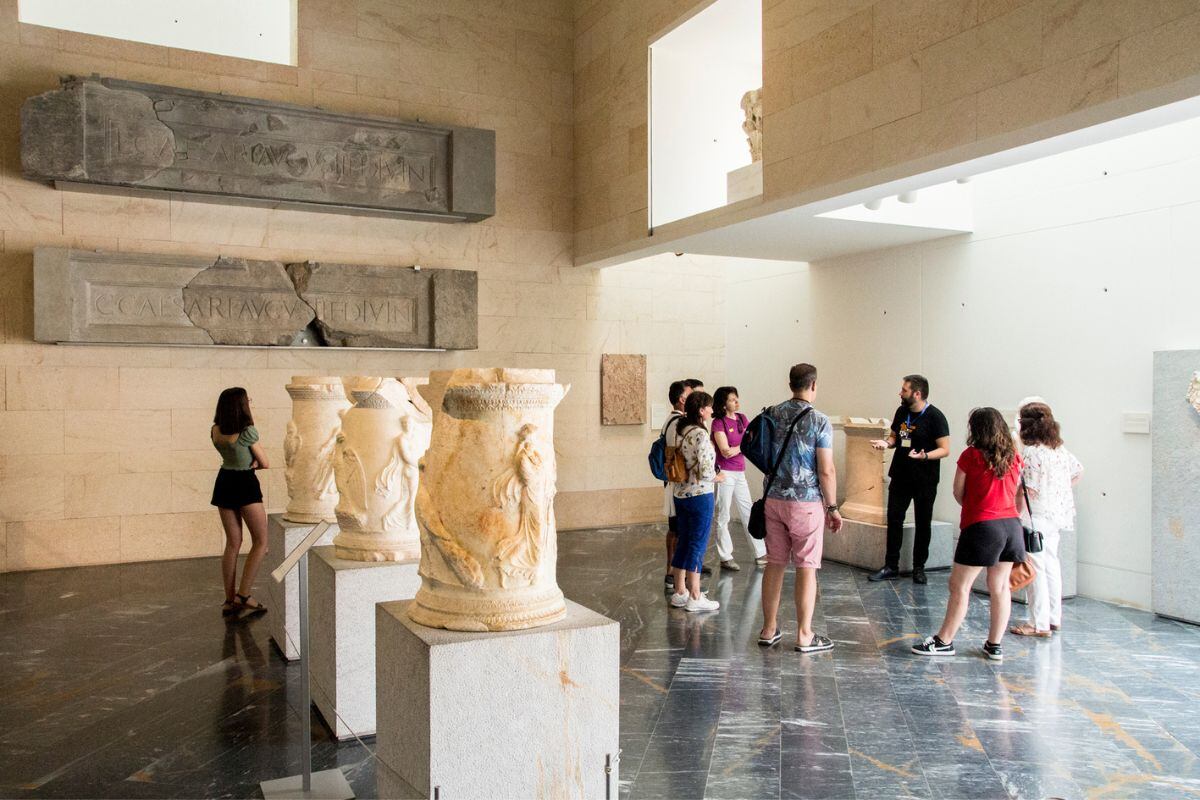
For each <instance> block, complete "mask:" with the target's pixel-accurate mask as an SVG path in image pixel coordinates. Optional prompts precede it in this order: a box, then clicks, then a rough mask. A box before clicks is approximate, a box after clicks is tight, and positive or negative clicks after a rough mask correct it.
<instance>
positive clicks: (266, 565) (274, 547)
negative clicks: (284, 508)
mask: <svg viewBox="0 0 1200 800" xmlns="http://www.w3.org/2000/svg"><path fill="white" fill-rule="evenodd" d="M316 526H317V524H316V523H314V522H291V521H289V520H286V519H284V518H283V515H282V514H269V515H267V555H266V556H265V557H264V558H263V563H262V567H261V568H260V569H259V571H258V574H259V575H262V576H266V577H265V578H264V579H263V580H264V581H265V583H266V586H267V599H266V600H265V601H264V602H265V604H266V606H267V609H268V613H267V614H266V623H267V627H268V629H269V631H270V634H271V639H272V640H273V641H274V642H275V646H276V647H278V648H279V653H280V654H281V655H282V656H283V657H284V659H285V660H287V661H295V660H296V659H297V658H299V657H300V651H299V648H300V580H299V579H298V578H297V577H296V570H294V569H293V570H292V571H291V572H289V573H288V574H287V577H286V578H284V579H283V583H282V584H279V583H275V581H273V580H271V578H270V575H271V573H272V572H274V571H275V568H276V567H278V566H279V565H280V564H281V563H283V559H284V558H286V557H287V554H288V553H290V552H292V549H293V548H295V546H296V545H298V544H300V542H301V541H302V540H303V539H304V537H305V536H308V534H309V533H311V532H312V529H313V528H315V527H316ZM337 533H338V526H337V525H330V526H329V530H328V531H327V532H326V533H325V535H324V536H322V537H321V541H320V542H318V544H331V543H332V542H333V537H335V536H337ZM260 585H261V584H260Z"/></svg>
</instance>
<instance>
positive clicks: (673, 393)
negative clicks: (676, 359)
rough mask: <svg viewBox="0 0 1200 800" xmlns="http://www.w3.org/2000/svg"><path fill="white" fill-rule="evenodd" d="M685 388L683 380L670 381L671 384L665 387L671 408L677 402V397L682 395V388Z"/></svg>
mask: <svg viewBox="0 0 1200 800" xmlns="http://www.w3.org/2000/svg"><path fill="white" fill-rule="evenodd" d="M686 388H687V387H686V386H684V385H683V381H671V385H670V387H669V388H668V389H667V400H669V401H670V403H671V408H674V407H675V406H676V404H677V403H679V398H681V397H683V390H684V389H686Z"/></svg>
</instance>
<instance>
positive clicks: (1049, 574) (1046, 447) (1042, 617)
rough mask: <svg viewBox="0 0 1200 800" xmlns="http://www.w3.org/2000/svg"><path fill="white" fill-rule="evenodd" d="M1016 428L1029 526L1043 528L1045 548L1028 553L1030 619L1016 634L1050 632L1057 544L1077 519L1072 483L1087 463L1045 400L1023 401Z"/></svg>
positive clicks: (1056, 603)
mask: <svg viewBox="0 0 1200 800" xmlns="http://www.w3.org/2000/svg"><path fill="white" fill-rule="evenodd" d="M1017 431H1018V433H1019V435H1020V437H1021V443H1022V444H1024V445H1025V449H1024V450H1023V451H1022V453H1021V456H1022V458H1023V459H1024V461H1025V469H1024V470H1023V472H1022V477H1023V478H1024V480H1025V487H1026V490H1027V492H1028V495H1029V508H1028V512H1029V518H1030V519H1029V521H1030V526H1031V527H1032V528H1033V529H1034V530H1036V531H1039V532H1040V533H1041V534H1042V552H1040V553H1029V554H1028V556H1029V558H1030V559H1031V560H1032V561H1033V566H1034V578H1033V583H1031V584H1029V588H1028V589H1027V590H1026V592H1027V595H1028V596H1027V598H1026V599H1027V600H1028V601H1029V602H1028V605H1027V607H1026V612H1027V614H1028V621H1027V622H1026V623H1025V624H1023V625H1017V626H1014V627H1013V628H1011V629H1010V630H1011V632H1012V633H1015V634H1016V635H1018V636H1038V637H1042V638H1046V637H1049V636H1050V635H1051V634H1052V633H1053V632H1054V631H1056V630H1059V628H1060V627H1061V626H1062V563H1061V562H1060V561H1059V557H1058V546H1059V541H1060V535H1061V531H1062V529H1063V528H1069V527H1071V526H1072V525H1074V524H1075V496H1074V493H1073V492H1072V489H1073V488H1074V486H1075V485H1076V484H1077V483H1079V479H1080V478H1081V477H1083V465H1082V464H1080V463H1079V459H1077V458H1075V456H1074V455H1072V454H1071V451H1069V450H1067V448H1066V447H1064V446H1063V440H1062V433H1061V430H1060V428H1059V424H1058V421H1057V420H1055V419H1054V412H1052V411H1051V410H1050V406H1048V405H1046V404H1045V403H1040V402H1033V403H1025V404H1023V405H1022V406H1021V408H1020V409H1018V411H1017Z"/></svg>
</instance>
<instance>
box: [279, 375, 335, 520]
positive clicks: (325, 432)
mask: <svg viewBox="0 0 1200 800" xmlns="http://www.w3.org/2000/svg"><path fill="white" fill-rule="evenodd" d="M287 392H288V394H289V395H291V398H292V418H291V419H290V420H288V424H287V433H286V435H285V436H284V440H283V460H284V466H285V470H284V477H285V478H286V480H287V492H288V506H287V510H286V511H284V513H283V518H284V519H286V520H288V521H289V522H321V521H322V520H324V521H327V522H336V521H337V516H336V514H335V513H334V507H335V506H336V505H337V501H338V496H337V485H336V483H335V481H334V479H333V457H334V450H335V447H336V445H337V435H338V431H339V430H340V429H341V427H342V413H343V412H345V410H346V409H348V408H350V401H349V400H347V399H346V391H345V388H344V387H343V386H342V379H341V378H339V377H315V376H307V375H296V376H293V377H292V382H291V383H289V384H288V385H287Z"/></svg>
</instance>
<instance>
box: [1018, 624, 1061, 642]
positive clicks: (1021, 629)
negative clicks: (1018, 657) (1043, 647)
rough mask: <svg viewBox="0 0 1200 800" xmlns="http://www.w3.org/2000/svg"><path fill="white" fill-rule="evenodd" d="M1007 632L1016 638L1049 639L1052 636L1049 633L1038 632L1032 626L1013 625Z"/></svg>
mask: <svg viewBox="0 0 1200 800" xmlns="http://www.w3.org/2000/svg"><path fill="white" fill-rule="evenodd" d="M1008 632H1009V633H1011V634H1014V635H1016V636H1033V637H1035V638H1038V639H1049V638H1050V637H1051V636H1052V635H1053V634H1052V633H1051V632H1050V631H1039V630H1038V629H1037V628H1035V627H1033V626H1032V625H1014V626H1013V627H1011V628H1009V629H1008Z"/></svg>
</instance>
